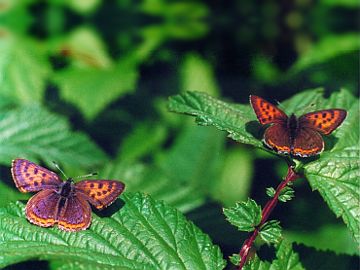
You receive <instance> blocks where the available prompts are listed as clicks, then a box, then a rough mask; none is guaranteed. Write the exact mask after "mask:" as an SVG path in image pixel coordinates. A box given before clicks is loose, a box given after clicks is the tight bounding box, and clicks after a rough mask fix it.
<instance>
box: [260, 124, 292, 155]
mask: <svg viewBox="0 0 360 270" xmlns="http://www.w3.org/2000/svg"><path fill="white" fill-rule="evenodd" d="M264 143H265V144H266V145H267V146H268V147H270V148H271V149H274V150H275V151H276V152H278V153H280V154H289V153H290V152H291V144H290V134H289V130H287V129H286V127H285V126H283V125H281V124H274V125H272V126H270V127H268V128H267V129H266V131H265V134H264Z"/></svg>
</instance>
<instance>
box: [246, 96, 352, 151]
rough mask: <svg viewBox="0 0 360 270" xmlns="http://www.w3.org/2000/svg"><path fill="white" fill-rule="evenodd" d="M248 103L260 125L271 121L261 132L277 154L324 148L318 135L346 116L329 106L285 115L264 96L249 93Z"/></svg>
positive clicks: (343, 111)
mask: <svg viewBox="0 0 360 270" xmlns="http://www.w3.org/2000/svg"><path fill="white" fill-rule="evenodd" d="M250 104H251V106H252V108H253V109H254V111H255V114H256V116H257V118H258V120H259V122H260V124H262V125H267V124H270V126H269V127H267V128H266V130H265V133H264V139H263V142H264V143H265V145H266V146H268V147H269V148H271V149H273V150H275V151H276V152H278V153H279V154H290V155H291V156H298V157H310V156H315V155H318V154H320V153H321V152H322V151H323V150H324V140H323V138H322V136H321V134H323V135H329V134H330V133H331V132H333V131H334V130H335V129H336V128H337V127H338V126H339V125H340V124H341V123H342V122H343V121H344V119H345V117H346V114H347V113H346V111H345V110H342V109H328V110H321V111H316V112H310V113H306V114H304V115H302V116H300V117H299V118H297V117H296V116H295V115H294V114H291V115H290V117H288V116H287V115H286V114H285V113H284V112H283V111H282V110H280V109H279V108H277V107H276V106H275V105H273V104H271V103H270V102H268V101H266V100H265V99H263V98H261V97H258V96H254V95H251V96H250Z"/></svg>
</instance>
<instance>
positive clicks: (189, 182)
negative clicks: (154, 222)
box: [100, 125, 224, 211]
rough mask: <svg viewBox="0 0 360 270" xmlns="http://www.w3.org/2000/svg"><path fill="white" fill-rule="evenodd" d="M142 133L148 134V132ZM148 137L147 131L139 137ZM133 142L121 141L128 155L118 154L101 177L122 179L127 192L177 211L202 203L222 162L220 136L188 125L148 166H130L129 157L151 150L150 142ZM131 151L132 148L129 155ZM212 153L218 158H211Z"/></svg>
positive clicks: (131, 162)
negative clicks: (146, 196)
mask: <svg viewBox="0 0 360 270" xmlns="http://www.w3.org/2000/svg"><path fill="white" fill-rule="evenodd" d="M153 129H154V127H153ZM146 130H147V131H149V132H150V129H146ZM136 133H138V131H136ZM148 135H149V133H148V132H146V133H145V134H143V136H148ZM134 136H135V135H134ZM136 136H138V135H136ZM154 136H155V134H154ZM134 139H135V137H132V138H129V139H126V140H125V142H124V147H127V148H128V150H127V151H128V153H129V154H128V155H125V153H124V152H123V151H121V153H124V154H122V155H120V157H118V158H117V160H116V161H114V162H110V163H108V164H107V165H105V166H104V168H103V169H102V170H101V171H100V172H101V176H102V177H105V178H109V179H122V180H123V181H124V182H126V184H127V190H129V191H138V190H142V191H145V192H147V193H149V194H151V195H152V196H153V197H154V198H156V199H159V200H160V199H161V200H164V201H166V202H167V203H169V204H171V205H172V206H175V207H177V208H178V209H180V210H181V211H189V210H191V209H194V208H195V207H197V206H200V205H201V204H203V203H204V201H205V197H206V195H208V194H209V193H210V191H209V189H210V188H211V186H212V183H213V182H214V181H215V179H216V177H217V176H218V174H219V171H218V165H219V163H220V162H221V159H222V155H221V153H222V151H223V149H222V148H223V141H224V137H223V136H222V134H219V132H216V131H215V130H209V129H205V128H202V127H198V126H194V125H190V126H188V127H187V128H186V129H184V130H183V131H182V132H181V134H179V135H178V138H177V140H176V141H175V142H174V144H173V145H172V147H171V148H170V149H169V150H168V151H167V152H162V154H161V155H160V154H159V155H158V156H157V157H156V160H155V162H154V164H151V165H150V164H143V163H134V160H133V159H132V157H133V155H139V154H140V153H141V152H143V153H144V151H145V150H146V148H145V146H146V147H150V148H149V149H151V147H154V146H150V145H148V143H149V142H150V141H151V139H149V141H142V142H139V143H138V144H137V145H136V140H134ZM130 140H131V141H132V143H131V145H132V146H133V147H131V145H130ZM142 143H143V144H144V145H142ZM155 143H156V142H155ZM123 149H124V148H123ZM131 149H134V152H133V153H131V152H132V150H131ZM141 149H143V150H141ZM213 152H216V153H218V155H213ZM184 157H186V158H184ZM204 179H205V180H206V181H204Z"/></svg>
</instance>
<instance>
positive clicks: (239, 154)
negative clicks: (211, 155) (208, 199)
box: [212, 145, 254, 207]
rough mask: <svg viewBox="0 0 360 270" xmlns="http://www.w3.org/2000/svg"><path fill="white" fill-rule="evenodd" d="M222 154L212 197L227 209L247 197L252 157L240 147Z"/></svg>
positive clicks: (252, 162) (251, 171)
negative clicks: (220, 170)
mask: <svg viewBox="0 0 360 270" xmlns="http://www.w3.org/2000/svg"><path fill="white" fill-rule="evenodd" d="M224 154H225V156H224V158H223V160H224V162H223V165H222V166H221V167H222V172H221V176H220V178H219V179H218V181H216V182H215V183H214V185H213V188H212V196H213V198H215V199H216V200H217V201H220V202H222V204H223V205H224V206H226V207H228V206H231V205H234V204H235V203H236V202H237V201H241V200H245V199H246V198H247V197H248V196H249V191H250V188H251V180H252V175H253V170H254V169H253V167H254V160H253V159H254V155H253V153H252V151H251V150H250V149H248V148H246V147H243V146H241V145H240V146H238V147H236V148H232V149H228V150H227V151H226V152H225V153H224ZM239 164H241V166H239Z"/></svg>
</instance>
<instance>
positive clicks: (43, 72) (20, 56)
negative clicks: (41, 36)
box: [0, 29, 51, 104]
mask: <svg viewBox="0 0 360 270" xmlns="http://www.w3.org/2000/svg"><path fill="white" fill-rule="evenodd" d="M0 31H1V41H0V51H1V54H2V56H1V58H0V74H1V76H0V85H1V91H0V98H1V99H4V98H7V99H10V100H11V101H12V102H14V103H20V104H29V103H34V102H41V101H42V99H43V95H44V91H45V80H46V78H47V77H48V76H49V75H50V73H51V68H50V65H49V63H48V62H47V59H46V54H45V52H46V51H45V48H44V47H43V46H42V45H41V44H40V43H38V42H36V41H34V40H31V39H28V38H22V37H20V36H17V35H15V34H14V33H11V32H8V31H7V30H5V29H0Z"/></svg>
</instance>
